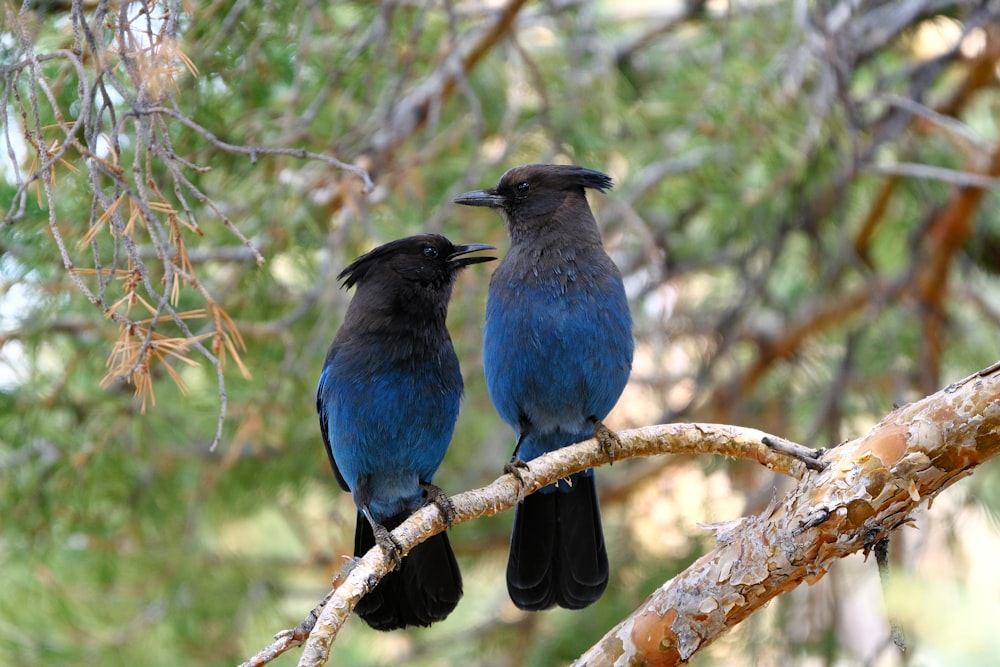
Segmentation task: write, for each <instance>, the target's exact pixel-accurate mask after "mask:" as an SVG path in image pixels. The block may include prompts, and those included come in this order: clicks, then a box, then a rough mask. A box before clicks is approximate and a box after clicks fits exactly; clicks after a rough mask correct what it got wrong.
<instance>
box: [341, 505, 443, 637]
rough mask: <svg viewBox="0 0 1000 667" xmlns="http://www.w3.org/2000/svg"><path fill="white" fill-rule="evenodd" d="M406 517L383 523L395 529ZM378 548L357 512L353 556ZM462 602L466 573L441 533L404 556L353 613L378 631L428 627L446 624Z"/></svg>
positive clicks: (362, 554)
mask: <svg viewBox="0 0 1000 667" xmlns="http://www.w3.org/2000/svg"><path fill="white" fill-rule="evenodd" d="M406 516H407V515H401V516H395V517H393V518H391V519H390V520H389V521H387V522H386V523H385V524H384V525H385V527H386V528H387V529H389V530H392V529H393V528H395V527H396V526H398V525H399V524H400V523H401V522H402V521H403V519H405V518H406ZM373 546H375V534H374V533H373V532H372V527H371V525H370V524H369V523H368V521H367V519H365V518H364V517H363V516H362V515H361V514H358V522H357V527H356V528H355V531H354V555H355V556H364V555H365V554H366V553H367V552H368V550H369V549H371V548H372V547H373ZM461 598H462V574H461V572H459V569H458V562H457V561H456V560H455V553H454V552H453V551H452V549H451V543H450V542H449V541H448V535H447V534H445V533H438V534H437V535H435V536H433V537H432V538H430V539H429V540H427V541H426V542H423V543H421V544H418V545H417V546H416V547H414V548H413V549H412V550H411V551H410V553H409V554H407V555H406V557H405V558H403V562H402V563H401V564H400V567H399V569H397V570H394V571H392V572H390V573H389V574H387V575H385V577H383V579H382V581H380V582H379V583H378V585H377V586H376V587H375V588H374V590H372V591H371V592H370V593H369V594H368V595H366V596H364V597H363V598H361V600H360V601H359V602H358V605H357V607H355V609H354V611H356V612H357V614H358V616H360V617H361V618H362V619H363V620H364V621H365V623H367V624H368V625H370V626H371V627H372V628H374V629H376V630H398V629H400V628H405V627H406V626H408V625H419V626H424V627H426V626H428V625H430V624H431V623H434V622H436V621H441V620H444V619H445V618H446V617H447V616H448V614H450V613H451V611H452V610H453V609H454V608H455V606H456V605H458V601H459V600H460V599H461Z"/></svg>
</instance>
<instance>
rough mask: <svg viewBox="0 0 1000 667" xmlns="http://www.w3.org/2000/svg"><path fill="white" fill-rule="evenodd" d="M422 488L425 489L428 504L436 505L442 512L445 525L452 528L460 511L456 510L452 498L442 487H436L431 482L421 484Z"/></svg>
mask: <svg viewBox="0 0 1000 667" xmlns="http://www.w3.org/2000/svg"><path fill="white" fill-rule="evenodd" d="M420 486H421V488H423V490H424V493H426V494H427V502H429V503H434V504H435V505H436V506H437V508H438V509H439V510H441V516H442V518H444V522H445V524H447V526H448V527H449V528H451V526H452V524H453V523H455V517H456V516H457V515H458V510H457V509H455V503H454V502H452V500H451V497H450V496H449V495H448V494H447V493H445V492H444V491H442V490H441V487H438V486H435V485H433V484H431V483H430V482H421V483H420Z"/></svg>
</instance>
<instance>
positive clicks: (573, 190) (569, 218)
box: [454, 164, 612, 242]
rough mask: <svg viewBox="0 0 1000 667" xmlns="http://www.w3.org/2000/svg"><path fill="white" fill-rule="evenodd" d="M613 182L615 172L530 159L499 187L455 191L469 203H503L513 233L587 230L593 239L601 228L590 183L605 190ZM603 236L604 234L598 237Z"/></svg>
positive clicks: (503, 214)
mask: <svg viewBox="0 0 1000 667" xmlns="http://www.w3.org/2000/svg"><path fill="white" fill-rule="evenodd" d="M611 187H612V181H611V178H610V177H609V176H607V175H606V174H602V173H601V172H599V171H594V170H592V169H586V168H584V167H577V166H573V165H561V164H529V165H524V166H521V167H512V168H510V169H508V170H507V171H506V173H504V175H503V176H501V177H500V182H499V183H497V186H496V187H494V188H488V189H486V190H473V191H472V192H465V193H463V194H460V195H458V196H457V197H455V200H454V201H455V202H456V203H458V204H465V205H466V206H485V207H488V208H494V209H497V210H498V211H499V212H500V215H501V217H503V219H504V222H505V223H506V224H507V228H508V229H509V230H510V234H511V237H512V239H513V240H514V241H515V242H516V241H517V240H518V239H519V238H520V237H522V236H527V237H531V236H534V234H536V233H537V234H545V233H546V232H555V231H563V232H570V233H576V234H583V235H584V236H585V237H586V240H588V241H594V240H595V239H593V238H590V237H592V236H596V235H597V234H598V231H597V223H596V222H595V221H594V216H593V214H592V213H591V211H590V207H589V206H588V205H587V197H586V194H585V192H586V189H587V188H593V189H595V190H599V191H601V192H604V191H606V190H609V189H610V188H611ZM596 240H597V241H598V242H599V241H600V238H599V236H597V239H596Z"/></svg>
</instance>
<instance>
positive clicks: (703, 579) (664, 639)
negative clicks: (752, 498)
mask: <svg viewBox="0 0 1000 667" xmlns="http://www.w3.org/2000/svg"><path fill="white" fill-rule="evenodd" d="M998 451H1000V364H997V365H994V366H993V367H991V368H988V369H986V370H984V371H981V372H980V373H977V374H976V375H973V376H970V377H968V378H966V379H965V380H962V381H961V382H957V383H955V384H953V385H951V386H949V387H947V388H945V389H943V390H941V391H939V392H937V393H935V394H932V395H930V396H928V397H926V398H924V399H922V400H920V401H917V402H915V403H911V404H909V405H906V406H903V407H900V408H898V409H896V410H894V411H893V412H892V413H891V414H889V415H888V416H887V417H886V418H885V419H883V420H882V421H881V422H880V423H879V424H878V425H877V426H875V427H874V428H873V429H872V430H871V432H870V433H868V434H867V435H865V436H864V437H861V438H858V439H856V440H852V441H850V442H847V443H845V444H843V445H841V446H839V447H837V448H835V449H832V450H830V451H829V452H827V453H826V454H825V456H824V457H823V460H825V461H826V462H827V463H829V464H830V465H829V466H828V467H827V468H826V469H825V470H824V471H822V472H815V473H810V474H808V475H806V476H805V477H804V478H803V479H802V480H801V481H800V483H799V484H798V485H797V487H796V488H795V489H794V490H792V491H791V492H790V493H788V494H787V495H786V496H784V497H783V498H781V499H780V500H777V501H776V502H774V503H772V504H771V506H770V507H768V508H767V509H766V510H765V511H764V512H762V513H761V514H759V515H756V516H750V517H745V518H743V519H739V520H737V521H733V522H730V523H727V524H723V525H719V526H716V536H717V539H718V542H719V546H718V547H716V548H715V549H714V550H712V551H711V552H710V553H707V554H705V555H704V556H703V557H701V558H700V559H699V560H698V561H696V562H695V563H694V564H693V565H691V567H689V568H688V569H687V570H685V571H684V572H682V573H681V574H679V575H678V576H676V577H674V578H673V579H671V580H670V581H668V582H666V583H665V584H664V585H663V586H662V587H660V588H659V589H658V590H657V591H656V592H654V593H653V594H652V595H651V596H650V597H649V598H648V599H647V600H646V602H645V603H644V604H643V605H642V606H641V607H639V608H638V609H637V610H636V611H635V612H633V613H632V614H631V615H630V616H629V617H628V618H626V619H625V620H623V621H622V622H621V623H619V624H618V625H616V626H615V627H614V628H612V629H611V631H609V632H608V633H607V634H606V635H605V636H604V638H603V639H602V640H601V641H600V642H598V643H597V644H596V645H594V647H592V648H591V649H590V650H589V651H588V652H587V653H585V654H584V655H583V656H581V657H580V658H579V659H578V660H577V661H576V662H575V663H574V664H575V665H590V666H593V665H657V666H660V665H676V664H680V663H681V662H683V661H685V660H688V659H689V658H690V657H691V656H692V655H694V654H695V653H696V652H697V651H699V650H701V649H702V648H704V647H705V646H707V645H708V644H710V643H711V642H712V641H713V640H715V639H716V638H718V637H719V636H721V635H722V634H723V633H725V632H726V630H728V629H729V628H731V627H733V626H734V625H736V624H737V623H739V622H740V621H742V620H743V619H745V618H746V617H747V616H749V615H750V614H751V613H753V612H754V611H756V610H757V609H759V608H761V607H762V606H764V604H766V603H767V602H768V601H769V600H771V599H772V598H774V597H775V596H777V595H780V594H781V593H784V592H785V591H788V590H791V589H793V588H795V587H796V586H798V585H799V584H800V583H802V582H803V581H806V582H813V581H816V580H818V579H819V578H820V577H822V576H823V575H824V574H825V573H826V571H827V569H828V568H829V567H830V565H831V564H832V563H833V562H834V561H836V560H837V559H839V558H843V557H844V556H847V555H850V554H852V553H855V552H857V551H860V550H865V551H866V553H867V550H869V549H871V548H872V547H873V546H874V545H875V543H876V542H877V541H878V540H880V539H882V538H884V537H886V536H887V535H889V533H890V532H892V530H893V529H895V528H897V527H898V526H900V525H901V524H903V523H905V522H906V521H908V520H909V517H910V515H911V513H912V512H913V511H914V510H915V509H916V508H917V507H918V506H919V505H920V504H921V503H923V502H924V501H929V500H930V499H932V498H933V497H934V496H935V495H936V494H937V493H939V492H940V491H941V490H942V489H944V488H946V487H948V486H949V485H950V484H952V483H953V482H955V481H956V480H958V479H960V478H962V477H964V476H966V475H968V474H970V473H971V471H972V469H973V468H975V467H976V466H978V465H979V464H981V463H983V462H984V461H986V460H987V459H989V458H992V457H993V456H995V455H996V454H997V452H998Z"/></svg>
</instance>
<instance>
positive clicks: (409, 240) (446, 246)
mask: <svg viewBox="0 0 1000 667" xmlns="http://www.w3.org/2000/svg"><path fill="white" fill-rule="evenodd" d="M480 250H496V248H494V247H493V246H491V245H486V244H484V243H470V244H466V245H454V244H453V243H452V242H451V241H449V240H448V239H447V238H445V237H444V236H441V235H440V234H421V235H418V236H408V237H406V238H403V239H399V240H396V241H392V242H390V243H386V244H385V245H381V246H379V247H377V248H375V249H374V250H371V251H369V252H367V253H365V254H364V255H362V256H361V257H358V258H357V259H356V260H354V261H353V262H351V264H350V266H348V267H347V268H346V269H344V270H343V271H341V272H340V275H338V276H337V279H338V280H343V281H344V287H345V288H346V287H352V286H354V285H358V286H359V288H360V286H361V285H363V284H365V283H367V282H380V281H391V282H402V283H411V284H412V285H413V286H415V287H416V286H422V287H428V288H431V289H441V288H448V287H450V286H451V285H452V284H453V283H454V281H455V276H456V275H457V274H458V272H459V270H460V269H462V268H463V267H466V266H469V265H470V264H479V263H480V262H490V261H493V260H495V259H496V257H490V256H488V255H485V256H484V255H477V256H472V257H470V256H469V255H470V253H474V252H478V251H480Z"/></svg>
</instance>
